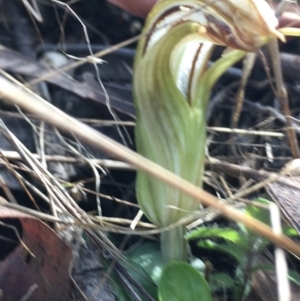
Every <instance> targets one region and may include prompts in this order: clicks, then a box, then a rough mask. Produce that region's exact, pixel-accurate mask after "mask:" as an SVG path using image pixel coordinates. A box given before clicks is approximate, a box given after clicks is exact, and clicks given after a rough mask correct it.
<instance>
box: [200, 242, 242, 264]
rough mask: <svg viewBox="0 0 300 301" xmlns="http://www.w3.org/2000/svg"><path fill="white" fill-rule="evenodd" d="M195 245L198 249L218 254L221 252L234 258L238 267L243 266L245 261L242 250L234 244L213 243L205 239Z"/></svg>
mask: <svg viewBox="0 0 300 301" xmlns="http://www.w3.org/2000/svg"><path fill="white" fill-rule="evenodd" d="M197 245H198V246H199V247H200V248H205V249H208V250H213V251H219V252H223V253H226V254H228V255H231V256H232V257H233V258H235V259H236V260H237V262H238V263H239V264H240V265H243V263H244V261H245V259H246V258H245V255H244V252H243V250H242V249H241V248H240V247H239V246H237V245H234V244H229V243H227V244H221V243H215V242H213V241H211V240H209V239H207V240H204V241H200V242H198V243H197Z"/></svg>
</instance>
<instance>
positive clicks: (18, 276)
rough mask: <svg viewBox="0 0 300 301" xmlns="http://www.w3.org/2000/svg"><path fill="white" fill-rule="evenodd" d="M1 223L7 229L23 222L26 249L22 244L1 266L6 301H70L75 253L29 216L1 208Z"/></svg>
mask: <svg viewBox="0 0 300 301" xmlns="http://www.w3.org/2000/svg"><path fill="white" fill-rule="evenodd" d="M0 220H1V221H2V223H4V224H5V225H16V224H18V222H20V223H21V228H22V230H21V233H20V236H21V239H22V242H23V243H24V244H25V245H26V247H25V246H24V245H23V244H22V243H18V244H17V246H16V247H15V248H14V249H13V250H12V251H11V252H10V253H9V254H6V256H5V257H4V259H3V261H2V262H1V264H0V288H1V290H2V294H3V297H2V298H3V299H2V300H10V301H19V300H21V298H23V297H24V296H28V299H26V300H31V301H40V300H43V301H50V300H56V301H65V300H68V295H69V290H70V278H69V273H68V269H69V265H70V261H71V257H72V252H71V249H70V248H69V247H68V246H67V245H66V244H65V243H64V242H63V241H62V240H61V239H60V238H59V237H58V236H57V235H56V233H55V232H54V231H53V230H52V229H51V228H49V227H48V226H47V225H46V224H45V223H43V222H41V221H40V220H38V219H35V218H32V217H31V216H29V215H26V214H24V213H21V212H19V211H16V210H12V209H8V208H6V207H4V206H0ZM2 229H7V228H6V227H4V228H2V227H1V229H0V230H2ZM3 232H5V231H4V230H3ZM1 234H2V233H0V235H1ZM1 245H3V242H2V243H1ZM28 250H30V251H28ZM31 254H33V255H34V256H32V255H31Z"/></svg>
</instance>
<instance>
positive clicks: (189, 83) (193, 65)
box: [187, 43, 203, 105]
mask: <svg viewBox="0 0 300 301" xmlns="http://www.w3.org/2000/svg"><path fill="white" fill-rule="evenodd" d="M202 46H203V44H202V43H201V44H199V47H198V49H197V51H196V54H195V55H194V58H193V62H192V67H191V71H190V74H189V81H188V87H187V100H188V102H189V104H190V105H191V103H192V95H191V88H192V81H193V77H194V73H195V68H196V64H197V61H198V58H199V54H200V52H201V49H202Z"/></svg>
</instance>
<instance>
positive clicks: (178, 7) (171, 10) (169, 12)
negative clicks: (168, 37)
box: [142, 5, 194, 55]
mask: <svg viewBox="0 0 300 301" xmlns="http://www.w3.org/2000/svg"><path fill="white" fill-rule="evenodd" d="M181 7H183V5H176V6H173V7H170V8H169V9H167V10H166V11H164V12H163V13H162V14H161V15H159V16H158V18H157V19H156V20H155V21H154V23H153V24H152V26H151V28H150V29H149V30H148V32H147V38H146V41H145V44H144V49H143V51H142V54H143V55H144V54H145V52H146V50H147V48H148V46H149V41H150V39H151V37H152V35H153V34H154V32H155V31H156V30H159V29H160V28H162V27H163V26H168V25H161V23H163V22H164V20H165V19H166V18H167V17H170V15H172V14H176V13H178V12H181V13H182V10H181ZM184 8H186V9H187V10H189V9H190V10H193V9H194V7H193V6H189V5H184ZM189 13H190V12H185V13H184V17H186V16H188V14H189ZM183 21H186V20H183V18H179V19H178V21H176V22H174V23H173V24H171V25H170V29H171V28H172V27H174V26H176V25H178V24H180V23H182V22H183Z"/></svg>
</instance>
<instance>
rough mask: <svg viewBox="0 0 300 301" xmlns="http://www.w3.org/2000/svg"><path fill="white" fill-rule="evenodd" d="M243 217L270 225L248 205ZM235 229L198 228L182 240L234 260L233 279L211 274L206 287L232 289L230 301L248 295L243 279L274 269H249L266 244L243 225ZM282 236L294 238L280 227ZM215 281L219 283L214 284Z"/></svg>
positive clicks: (265, 216)
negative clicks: (232, 296) (258, 272)
mask: <svg viewBox="0 0 300 301" xmlns="http://www.w3.org/2000/svg"><path fill="white" fill-rule="evenodd" d="M256 201H257V202H260V203H261V204H263V205H268V204H269V203H270V202H269V201H268V200H266V199H263V198H259V199H257V200H256ZM244 213H245V214H246V215H248V216H251V217H253V218H256V219H258V220H260V221H262V222H263V223H265V224H267V225H270V214H269V211H268V210H266V209H264V208H261V207H258V206H255V205H252V204H250V205H248V206H247V207H246V208H245V210H244ZM237 226H238V229H237V230H234V229H231V228H218V227H215V228H209V227H200V228H198V229H196V230H193V231H191V232H190V233H188V234H187V235H186V238H187V239H188V240H191V239H194V240H195V239H196V240H198V242H197V245H198V246H199V247H200V248H204V249H208V250H212V251H218V252H221V253H224V254H227V255H229V256H230V257H232V258H234V259H235V260H236V262H237V267H236V272H235V277H234V278H235V279H232V278H231V277H230V276H229V275H227V277H226V276H224V275H222V274H221V275H222V276H221V279H220V275H219V274H213V275H212V276H211V281H210V285H211V289H212V290H215V289H218V288H220V286H219V285H218V282H219V283H220V284H223V286H227V287H229V288H233V294H234V300H238V301H240V300H241V299H242V298H243V297H244V296H245V295H246V294H247V293H249V291H250V286H249V283H248V281H247V279H250V275H251V273H253V272H255V271H257V270H265V269H274V265H272V264H270V265H262V264H258V265H254V266H253V263H251V261H252V260H253V258H254V257H255V256H256V255H258V254H259V253H261V252H262V251H263V250H264V249H265V248H266V247H267V246H268V244H269V241H268V240H267V239H265V238H262V237H260V236H258V235H257V234H255V233H254V232H253V231H251V230H249V229H248V228H246V227H245V226H244V225H243V224H240V223H238V224H237ZM284 233H285V234H286V235H287V234H290V235H296V234H297V233H295V230H294V229H292V228H291V227H284ZM218 278H219V280H220V281H218ZM222 279H223V280H222ZM290 280H291V281H293V282H295V283H298V281H299V280H300V275H299V274H298V273H295V272H290Z"/></svg>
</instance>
